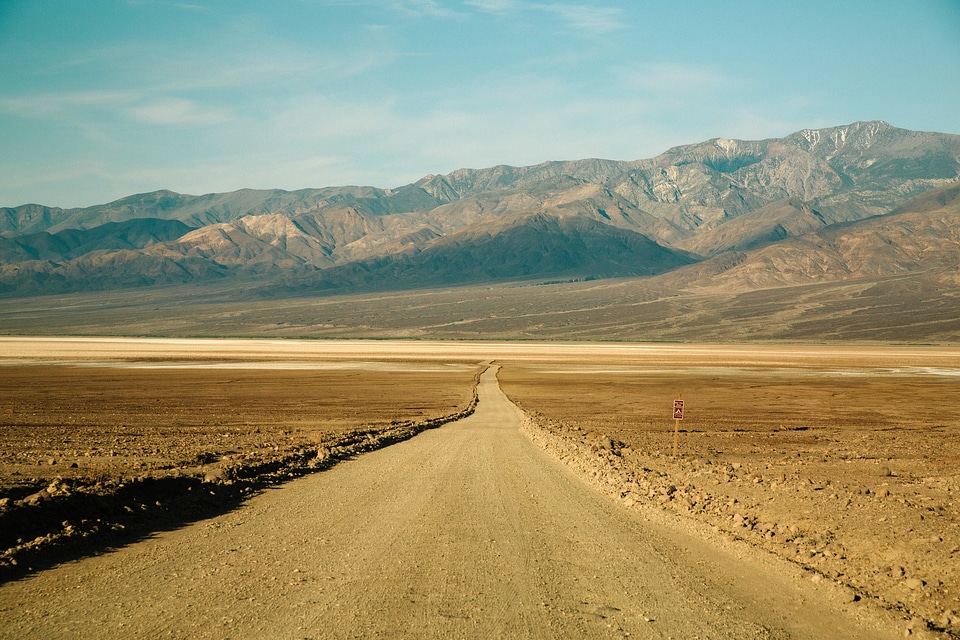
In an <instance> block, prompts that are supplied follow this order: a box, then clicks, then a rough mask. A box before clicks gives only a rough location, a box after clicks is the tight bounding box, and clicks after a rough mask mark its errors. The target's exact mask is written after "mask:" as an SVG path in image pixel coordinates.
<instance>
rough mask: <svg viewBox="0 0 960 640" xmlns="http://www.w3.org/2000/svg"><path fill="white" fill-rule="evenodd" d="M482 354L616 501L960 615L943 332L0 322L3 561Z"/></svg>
mask: <svg viewBox="0 0 960 640" xmlns="http://www.w3.org/2000/svg"><path fill="white" fill-rule="evenodd" d="M490 363H494V364H495V365H496V366H499V370H498V372H497V377H498V379H499V383H500V386H501V388H502V390H503V392H504V393H505V394H506V395H507V397H508V398H509V399H510V400H512V401H513V402H514V403H515V404H516V405H517V406H518V407H520V409H522V410H523V414H524V426H523V430H524V432H525V434H526V436H527V437H529V438H530V439H531V440H532V441H533V442H534V443H536V444H537V445H538V446H540V447H541V448H542V449H544V450H545V451H547V452H548V453H549V454H550V455H551V456H553V457H555V458H556V459H557V460H559V461H560V462H562V463H563V464H565V465H567V466H568V467H569V468H571V469H573V470H574V471H575V472H576V473H577V474H578V475H579V476H580V477H581V479H582V480H583V481H584V482H586V483H588V484H590V485H592V486H593V487H595V488H596V489H598V490H600V491H602V492H603V493H606V494H608V495H609V498H610V500H611V501H613V502H614V503H615V504H616V508H618V509H628V510H646V512H647V513H650V514H652V515H651V517H654V516H653V514H658V515H657V516H656V517H663V518H667V519H668V520H670V519H672V520H670V521H671V522H675V523H679V524H678V525H677V526H682V527H686V528H688V529H689V530H691V531H695V532H697V535H700V536H703V537H705V538H707V539H710V540H713V541H715V542H717V543H719V544H731V545H741V546H746V547H748V548H750V549H751V550H752V552H755V553H758V554H770V555H772V556H776V557H778V558H781V559H784V560H786V561H788V562H789V563H792V564H793V565H795V566H796V567H798V568H799V569H800V570H801V571H802V572H803V575H804V576H805V579H807V580H809V581H810V583H812V584H816V585H822V588H823V589H829V590H831V591H829V593H831V594H836V595H835V597H837V598H841V599H844V600H845V601H846V602H847V603H848V604H849V606H851V607H856V606H861V605H862V606H866V605H867V604H869V605H871V606H877V607H881V608H884V609H886V610H887V611H888V612H890V613H891V615H892V616H893V617H894V619H896V620H899V622H898V623H897V624H899V625H900V628H898V629H897V631H898V632H899V631H900V630H902V632H903V633H904V634H905V635H912V634H917V635H923V634H932V635H943V636H947V637H957V636H958V635H960V533H958V517H960V505H958V504H957V498H958V492H960V471H958V469H960V438H958V436H960V349H957V348H950V347H932V346H931V347H927V346H916V347H912V346H872V345H863V346H819V345H803V346H792V345H763V346H739V345H692V344H632V343H546V342H539V343H533V342H468V341H463V342H459V341H458V342H454V341H451V342H428V341H335V340H330V341H326V340H323V341H311V340H164V339H114V338H72V339H67V338H34V339H29V338H0V385H2V387H0V388H2V396H0V429H2V433H3V443H4V447H3V450H2V451H0V524H2V527H0V530H2V531H3V538H2V545H0V546H2V547H3V548H2V549H0V569H2V570H3V574H2V575H3V579H4V580H8V581H9V580H22V579H24V578H25V577H27V576H30V575H34V574H36V573H37V572H39V571H43V570H46V569H48V568H50V567H52V566H54V565H55V564H56V563H58V562H62V561H66V560H70V559H73V558H77V557H82V556H84V555H89V554H94V553H102V552H105V551H108V550H109V549H111V548H115V547H119V546H124V545H129V544H132V543H135V542H136V541H137V540H140V539H142V538H143V537H145V536H148V535H150V534H151V532H153V531H157V530H163V529H169V528H175V527H179V526H183V525H184V524H186V523H188V522H191V521H194V520H201V519H203V518H207V517H210V516H211V515H215V514H217V513H222V512H224V511H228V510H230V509H234V508H236V507H237V505H238V504H240V503H242V502H243V501H244V500H245V499H246V498H247V497H248V496H250V495H254V494H256V493H258V492H260V491H262V490H263V488H264V487H265V486H270V485H274V484H278V483H283V482H286V481H288V480H290V479H292V478H295V477H299V476H301V475H304V474H307V473H312V472H323V471H324V470H325V469H328V468H329V467H330V466H332V465H333V464H335V463H337V462H338V461H339V460H343V459H347V458H351V457H355V456H358V455H361V454H363V453H364V452H365V451H369V450H372V449H376V448H380V447H383V446H386V445H389V444H391V443H393V442H397V441H399V440H404V439H407V438H410V437H413V436H414V435H416V433H419V432H420V431H423V430H424V429H429V428H431V427H435V426H438V425H440V424H444V423H446V422H449V421H451V420H454V419H457V418H458V417H462V416H463V415H467V414H469V413H470V412H471V411H472V410H473V406H474V402H475V398H476V396H475V392H476V391H475V390H476V384H477V380H478V376H479V375H480V374H481V373H482V372H483V371H484V370H486V368H487V366H488V365H489V364H490ZM677 398H682V399H683V401H684V404H685V406H684V418H683V420H682V421H680V422H679V423H678V422H676V421H675V420H674V419H673V415H672V409H673V402H674V400H675V399H677ZM675 443H676V446H677V450H676V455H674V446H675Z"/></svg>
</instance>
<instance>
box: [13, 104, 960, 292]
mask: <svg viewBox="0 0 960 640" xmlns="http://www.w3.org/2000/svg"><path fill="white" fill-rule="evenodd" d="M958 181H960V136H958V135H951V134H943V133H931V132H917V131H908V130H905V129H899V128H896V127H893V126H891V125H889V124H887V123H884V122H879V121H874V122H857V123H854V124H850V125H846V126H839V127H831V128H824V129H809V130H803V131H800V132H797V133H794V134H791V135H789V136H786V137H784V138H776V139H768V140H759V141H742V140H728V139H722V138H717V139H713V140H708V141H706V142H702V143H699V144H693V145H685V146H680V147H675V148H673V149H670V150H668V151H666V152H665V153H663V154H661V155H659V156H657V157H655V158H651V159H646V160H637V161H631V162H621V161H611V160H598V159H589V160H579V161H569V162H547V163H543V164H539V165H535V166H529V167H509V166H497V167H491V168H487V169H460V170H457V171H454V172H452V173H449V174H446V175H428V176H426V177H424V178H422V179H421V180H419V181H417V182H415V183H413V184H409V185H405V186H402V187H399V188H396V189H378V188H374V187H327V188H320V189H304V190H299V191H282V190H241V191H236V192H232V193H222V194H207V195H202V196H190V195H183V194H177V193H173V192H170V191H157V192H153V193H148V194H141V195H135V196H130V197H127V198H123V199H121V200H118V201H116V202H112V203H109V204H105V205H98V206H93V207H86V208H79V209H58V208H52V207H45V206H42V205H24V206H19V207H8V208H0V296H3V297H5V298H7V299H11V298H25V297H32V296H38V295H52V294H62V293H69V292H90V291H106V290H114V289H131V288H141V287H150V286H156V285H165V286H180V285H186V284H191V285H196V284H202V283H212V282H220V283H224V282H234V281H235V282H243V283H246V284H245V287H246V289H245V290H246V291H247V292H248V293H247V295H252V296H254V297H262V298H264V299H275V298H278V297H281V298H282V297H298V296H310V295H323V296H329V295H340V294H345V293H356V292H365V291H366V292H370V291H399V290H408V289H424V288H434V287H451V286H464V285H472V284H478V283H502V282H527V283H536V282H559V281H570V282H574V281H594V280H600V279H608V278H643V279H645V281H648V282H650V286H651V287H654V286H657V285H656V283H669V285H668V286H669V287H670V288H672V289H674V290H682V291H687V292H701V293H702V292H711V291H712V292H720V291H723V292H728V293H744V292H750V291H760V290H769V289H776V288H783V287H795V286H798V285H806V284H812V283H823V282H851V281H856V280H863V279H874V280H876V279H883V278H894V277H900V276H903V275H904V274H919V273H923V274H924V276H923V277H924V278H925V279H926V280H927V281H929V282H931V283H935V285H936V286H942V287H945V288H950V289H951V290H952V288H955V287H960V270H958V265H960V198H958V194H960V182H958Z"/></svg>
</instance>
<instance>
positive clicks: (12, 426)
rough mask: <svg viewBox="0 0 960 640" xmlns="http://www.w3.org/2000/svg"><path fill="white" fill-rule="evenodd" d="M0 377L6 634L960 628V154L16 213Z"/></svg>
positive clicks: (702, 152) (163, 194) (1, 304)
mask: <svg viewBox="0 0 960 640" xmlns="http://www.w3.org/2000/svg"><path fill="white" fill-rule="evenodd" d="M0 381H2V391H3V394H2V396H0V430H2V433H3V443H4V445H5V447H4V450H3V451H2V453H0V531H2V532H3V535H2V544H0V580H2V581H3V582H2V584H0V622H2V624H0V636H2V637H50V636H54V637H78V636H82V635H83V632H84V631H85V630H89V629H91V628H98V629H104V628H107V629H113V630H114V634H115V635H116V637H120V636H121V635H122V629H121V627H122V625H120V623H121V622H123V624H124V625H130V626H129V627H128V630H130V629H132V632H133V634H134V635H141V636H150V635H160V634H163V633H170V634H173V635H185V634H187V635H189V634H198V635H204V634H206V635H209V636H211V637H213V636H218V635H224V636H226V635H231V634H233V635H236V636H240V637H253V636H254V635H256V633H255V630H256V629H258V628H259V627H257V625H260V624H266V622H265V621H273V623H274V624H276V625H279V626H278V627H276V629H280V630H282V632H283V633H284V634H285V635H288V636H290V637H293V636H294V635H299V637H343V636H344V635H349V633H358V634H366V635H371V636H372V635H377V634H381V635H396V634H397V633H400V631H402V630H403V629H406V628H407V627H405V626H404V625H410V624H422V625H424V626H423V634H422V635H423V636H425V637H450V636H451V635H453V636H461V637H463V636H472V635H477V634H480V635H482V634H483V633H493V634H497V633H500V634H506V635H510V634H514V635H522V636H527V637H573V636H577V637H627V636H630V637H650V638H663V637H737V638H756V637H763V638H783V637H829V636H830V634H833V636H834V637H863V638H879V637H904V636H915V637H931V638H935V637H960V537H958V534H957V531H958V520H960V505H958V503H957V497H958V492H960V473H958V471H957V470H958V468H960V467H958V463H960V439H958V435H960V136H956V135H948V134H939V133H927V132H916V131H908V130H904V129H898V128H896V127H892V126H891V125H888V124H886V123H884V122H858V123H854V124H851V125H845V126H840V127H832V128H825V129H810V130H803V131H800V132H797V133H795V134H792V135H790V136H787V137H784V138H778V139H770V140H762V141H741V140H726V139H713V140H709V141H706V142H703V143H699V144H694V145H686V146H683V147H676V148H673V149H670V150H668V151H666V152H665V153H663V154H662V155H660V156H657V157H655V158H652V159H647V160H638V161H633V162H614V161H606V160H582V161H571V162H550V163H544V164H541V165H536V166H530V167H506V166H499V167H492V168H488V169H480V170H473V169H463V170H459V171H455V172H453V173H450V174H447V175H431V176H426V177H424V178H423V179H422V180H420V181H417V182H416V183H413V184H410V185H406V186H404V187H399V188H395V189H379V188H373V187H328V188H321V189H311V190H303V191H296V192H287V191H280V190H272V191H257V190H244V191H238V192H233V193H225V194H207V195H201V196H189V195H182V194H177V193H173V192H168V191H160V192H154V193H148V194H141V195H137V196H131V197H129V198H125V199H122V200H118V201H116V202H112V203H109V204H105V205H100V206H94V207H87V208H82V209H58V208H54V207H45V206H42V205H24V206H18V207H8V208H4V209H0ZM677 399H683V401H684V409H685V414H684V415H683V419H682V420H681V421H675V420H674V419H673V415H672V413H671V410H672V408H673V403H674V401H675V400H677ZM504 425H506V426H504ZM675 442H676V447H677V450H676V452H674V446H675V445H674V443H675ZM392 456H398V457H396V458H395V457H392ZM400 456H407V457H400ZM377 465H379V466H377ZM521 471H522V472H523V473H529V474H530V475H521ZM353 474H356V475H353ZM434 474H436V475H434ZM405 483H409V484H405ZM508 485H509V486H508ZM341 491H342V492H343V493H341ZM284 496H289V497H290V499H291V500H294V502H290V503H289V504H288V503H285V502H283V500H284V499H285V498H284ZM589 496H593V497H589ZM326 500H329V502H327V501H326ZM275 501H276V502H275ZM321 504H322V507H319V506H316V505H321ZM284 505H288V506H284ZM295 505H296V506H295ZM311 505H314V507H311ZM401 505H402V506H403V508H401ZM575 505H576V506H575ZM287 509H289V512H288V511H287ZM437 513H442V514H443V517H440V516H438V515H437ZM576 514H582V517H583V518H584V521H583V522H584V524H583V526H582V527H580V528H577V526H576V525H577V523H578V517H579V516H578V515H576ZM248 519H249V522H250V523H256V524H245V523H246V522H247V520H248ZM587 522H589V523H591V524H590V525H589V526H588V525H587V524H586V523H587ZM271 523H286V524H277V525H276V529H274V528H271V527H274V524H271ZM245 528H246V529H245ZM247 529H249V533H248V534H247V533H243V532H244V531H246V530H247ZM608 531H609V533H607V532H608ZM234 532H235V533H234ZM241 534H243V535H250V536H251V537H243V538H241V537H240V536H241ZM257 535H261V536H263V539H264V540H266V539H269V540H271V541H272V543H271V544H264V545H258V544H256V543H252V544H251V542H250V541H251V540H256V539H257ZM233 536H236V537H233ZM338 536H339V537H338ZM651 541H652V542H651ZM215 542H216V543H217V544H221V543H222V544H224V545H226V546H225V547H222V546H217V547H214V546H212V545H213V544H214V543H215ZM198 545H199V546H198ZM204 545H210V546H204ZM634 545H640V546H634ZM643 545H647V546H643ZM251 546H253V547H254V549H252V550H251ZM261 547H262V548H261ZM668 549H669V550H670V552H669V553H668V552H667V551H666V550H668ZM247 554H249V555H247ZM309 554H317V555H309ZM324 554H329V555H324ZM466 555H469V556H470V558H471V560H470V561H464V560H463V558H464V557H465V556H466ZM674 555H676V556H678V559H676V562H678V563H680V564H676V565H671V564H670V562H672V561H673V560H672V557H673V556H674ZM174 557H176V558H181V557H183V558H185V559H183V560H178V562H181V564H176V565H175V566H174V565H173V564H164V563H166V562H173V558H174ZM192 557H196V562H195V563H194V564H192V565H191V564H190V563H189V558H192ZM239 558H244V560H242V561H241V560H239ZM351 558H352V559H353V560H351ZM636 562H641V563H642V562H647V563H649V564H648V565H644V566H640V565H637V564H635V563H636ZM125 565H128V566H129V567H130V572H129V573H125V571H124V566H125ZM738 566H739V567H740V569H737V567H738ZM133 568H136V570H135V571H134V569H133ZM136 572H145V573H144V575H149V576H151V580H155V581H156V584H157V585H163V586H162V587H160V586H158V587H157V588H156V591H157V593H152V592H150V591H149V590H148V587H145V586H140V585H139V583H138V580H137V577H136ZM98 575H102V576H106V577H105V578H104V580H105V582H104V583H103V584H102V585H101V586H102V588H103V591H102V595H98V596H97V598H96V599H95V601H89V602H86V603H85V601H84V598H90V597H91V596H90V589H89V588H88V587H89V585H92V584H100V583H99V582H97V580H98V579H99V578H98V577H97V576H98ZM498 576H499V577H498ZM648 579H649V580H651V581H653V580H655V581H656V583H654V582H643V581H644V580H648ZM265 581H266V582H269V583H270V584H271V585H273V584H274V581H277V582H276V585H275V586H276V588H275V589H274V588H271V589H267V588H266V587H264V583H265ZM655 584H657V585H665V586H664V587H663V588H664V589H665V591H664V593H669V594H671V595H670V597H669V598H668V597H667V596H666V595H664V596H663V598H662V599H661V598H660V596H657V595H654V594H657V593H659V591H658V589H659V588H660V587H658V586H655ZM481 587H482V588H481ZM164 589H165V591H164ZM364 589H365V590H366V591H364ZM96 591H97V593H98V594H99V593H100V591H99V587H98V589H97V590H96ZM161 592H162V593H161ZM226 592H229V593H230V594H231V595H230V597H231V598H232V600H231V602H235V603H236V606H235V607H234V606H230V607H227V606H226V605H224V604H223V603H222V602H220V601H219V600H217V599H216V598H215V596H214V594H217V593H226ZM359 593H369V594H370V596H369V598H366V599H365V598H363V597H360V596H358V595H357V594H359ZM158 594H160V595H158ZM345 594H346V595H345ZM397 594H401V595H400V596H398V595H397ZM628 595H629V597H628ZM348 596H349V597H348ZM354 596H356V597H354ZM151 598H158V600H157V602H158V603H159V604H157V605H156V606H155V607H153V606H149V605H145V604H143V603H144V602H150V601H151V600H150V599H151ZM673 598H676V601H675V602H674V601H673V600H672V599H673ZM765 598H767V600H765ZM185 601H196V602H197V603H198V607H197V609H198V610H199V609H203V610H204V611H206V612H209V611H216V612H217V614H216V616H214V617H215V618H216V624H217V625H221V624H222V626H218V627H217V629H216V631H213V630H211V628H210V627H209V626H204V625H208V623H209V622H210V621H209V620H208V619H207V618H210V616H209V615H206V614H202V613H199V612H197V611H194V612H193V613H191V614H190V615H187V614H186V613H185V612H183V611H181V614H180V618H179V622H178V620H177V617H178V616H176V615H173V614H171V610H177V609H179V607H180V606H181V605H182V603H183V602H185ZM261 603H262V604H261ZM85 607H86V608H85ZM271 612H272V613H271ZM194 614H196V615H194ZM271 616H272V617H271ZM178 624H181V625H182V626H178ZM118 625H120V626H118ZM262 630H263V629H261V631H262ZM398 630H400V631H398ZM825 634H826V635H825ZM401 635H402V633H401Z"/></svg>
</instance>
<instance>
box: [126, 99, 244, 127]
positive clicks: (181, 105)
mask: <svg viewBox="0 0 960 640" xmlns="http://www.w3.org/2000/svg"><path fill="white" fill-rule="evenodd" d="M129 113H130V115H131V116H132V117H133V118H135V119H137V120H139V121H141V122H145V123H147V124H157V125H186V126H204V125H213V124H222V123H224V122H227V121H229V120H230V114H229V113H228V112H227V111H224V110H222V109H211V108H207V107H203V106H200V105H198V104H197V103H195V102H193V101H191V100H184V99H183V98H165V99H162V100H158V101H155V102H152V103H151V104H145V105H140V106H136V107H133V108H132V109H130V112H129Z"/></svg>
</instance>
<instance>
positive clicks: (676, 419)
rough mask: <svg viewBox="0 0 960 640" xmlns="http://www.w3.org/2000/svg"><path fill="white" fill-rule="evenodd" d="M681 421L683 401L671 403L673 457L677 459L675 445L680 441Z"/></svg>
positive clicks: (678, 400) (678, 399)
mask: <svg viewBox="0 0 960 640" xmlns="http://www.w3.org/2000/svg"><path fill="white" fill-rule="evenodd" d="M681 420H683V400H681V399H680V398H677V399H676V400H674V401H673V457H674V458H676V457H677V445H678V443H679V440H680V421H681Z"/></svg>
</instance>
